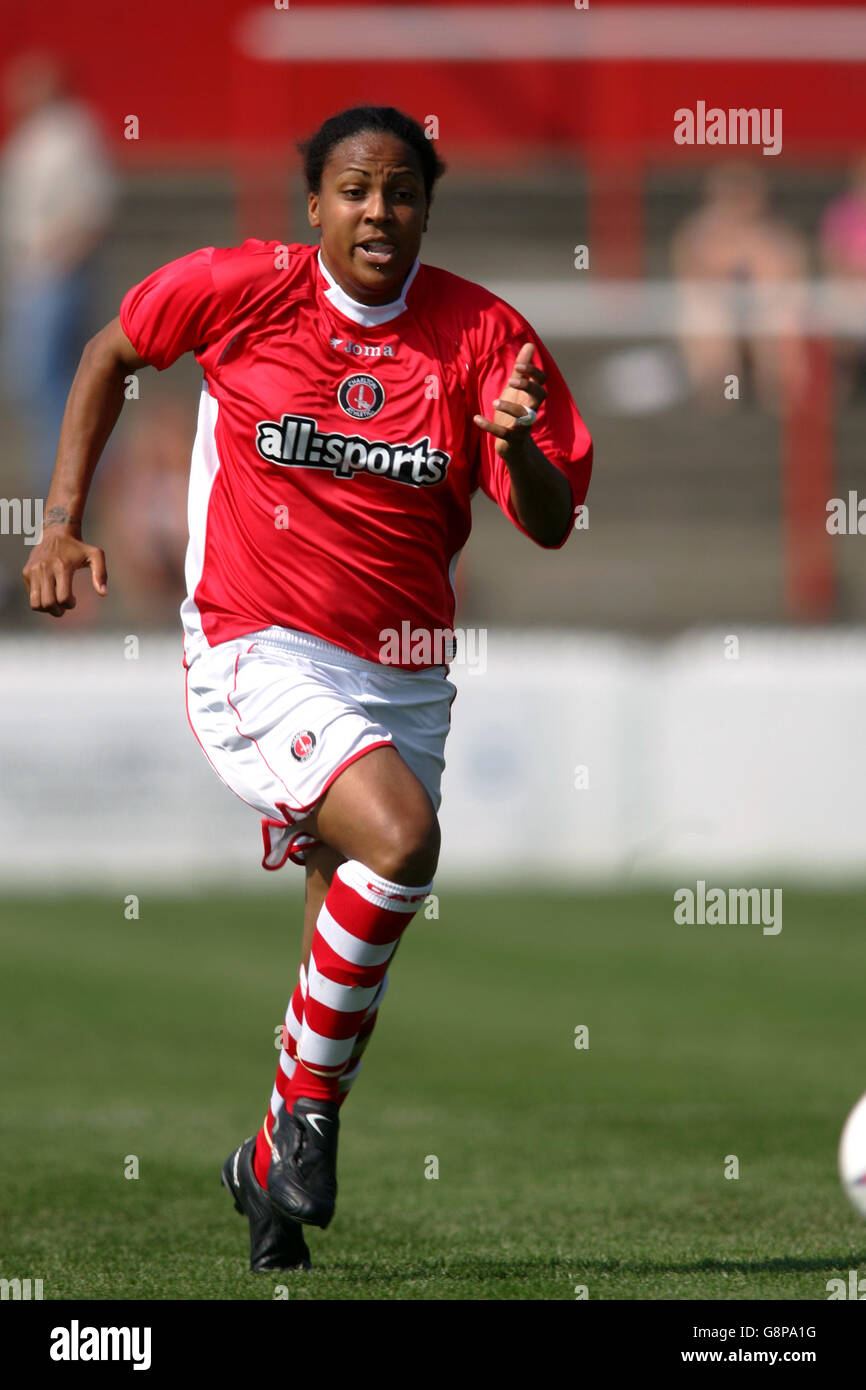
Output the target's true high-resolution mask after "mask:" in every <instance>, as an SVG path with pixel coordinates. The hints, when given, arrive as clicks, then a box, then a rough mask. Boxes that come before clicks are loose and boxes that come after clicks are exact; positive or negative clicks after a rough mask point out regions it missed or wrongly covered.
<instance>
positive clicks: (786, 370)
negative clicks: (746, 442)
mask: <svg viewBox="0 0 866 1390" xmlns="http://www.w3.org/2000/svg"><path fill="white" fill-rule="evenodd" d="M671 252H672V264H673V271H674V275H675V277H676V279H677V280H678V281H679V282H680V285H679V292H678V294H679V298H678V304H679V322H680V333H679V341H680V349H681V351H682V354H683V359H684V363H685V367H686V371H687V374H688V377H689V380H690V382H691V386H692V389H693V390H694V391H696V392H697V393H698V395H699V396H700V397H701V399H702V400H703V401H704V403H705V404H706V405H707V406H709V407H710V408H714V409H716V410H719V409H723V408H724V404H725V396H724V385H725V378H726V377H727V376H729V375H731V374H734V375H736V376H737V377H738V379H739V399H741V400H742V399H747V400H748V399H752V400H756V401H757V402H758V403H760V404H761V405H762V406H764V407H765V408H767V409H770V410H778V409H780V408H782V407H783V406H784V404H785V402H786V401H791V400H793V399H794V398H795V396H796V394H797V393H798V392H799V391H800V390H801V389H802V387H803V385H804V383H805V374H806V354H805V345H804V342H803V329H802V325H803V315H802V293H803V282H804V281H805V277H806V275H807V272H808V257H807V251H806V244H805V241H804V240H803V238H802V237H801V236H800V235H799V233H797V232H795V231H793V230H792V229H791V228H790V227H787V226H786V225H785V224H784V223H782V222H780V221H778V220H777V219H776V218H774V217H773V216H772V215H771V213H770V211H769V209H768V207H767V194H766V185H765V181H764V177H763V174H762V173H760V172H759V171H758V169H757V168H756V167H755V166H754V165H743V164H725V165H721V166H719V167H718V168H715V169H713V170H712V172H711V173H710V174H709V176H708V178H707V180H706V186H705V198H704V205H703V207H701V208H700V209H699V210H698V211H697V212H696V213H694V214H693V215H692V216H690V217H688V218H687V219H686V220H685V222H683V223H682V224H681V226H680V227H679V228H678V230H677V232H676V233H675V235H674V239H673V243H672V248H671ZM771 319H772V320H773V322H774V324H775V327H776V329H777V331H776V332H773V333H771V332H770V331H769V327H770V320H771ZM763 324H765V325H766V329H765V330H764V331H762V325H763Z"/></svg>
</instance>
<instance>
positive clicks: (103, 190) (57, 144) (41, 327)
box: [0, 53, 114, 497]
mask: <svg viewBox="0 0 866 1390" xmlns="http://www.w3.org/2000/svg"><path fill="white" fill-rule="evenodd" d="M3 97H4V100H5V103H6V108H7V112H8V115H9V118H10V122H11V131H10V135H9V138H8V140H7V142H6V145H5V148H4V150H3V152H2V156H0V258H2V284H3V299H4V303H3V310H4V313H3V372H2V376H3V385H4V388H5V390H6V393H7V394H8V396H9V397H10V400H11V402H12V403H13V404H15V405H16V406H17V407H18V409H19V410H20V411H21V413H22V417H23V420H24V423H25V425H26V427H27V429H28V431H29V435H30V449H31V458H32V465H31V483H32V486H33V489H34V492H35V495H36V496H41V497H44V496H45V494H46V493H47V491H48V485H49V483H50V480H51V474H52V472H53V470H54V460H55V457H56V453H57V441H58V437H59V435H60V425H61V421H62V419H63V410H64V407H65V404H66V397H67V395H68V393H69V387H70V385H71V383H72V378H73V376H74V375H75V368H76V366H77V364H78V359H79V357H80V354H81V349H82V347H83V346H84V343H85V341H86V340H87V338H88V337H90V336H91V334H92V333H93V332H94V331H95V330H96V328H97V327H98V326H99V325H98V324H96V323H95V322H93V320H92V318H91V312H92V304H93V297H94V288H95V283H96V270H97V261H98V253H99V248H100V243H101V241H102V238H103V236H104V234H105V231H106V228H107V226H108V221H109V218H110V215H111V211H112V206H113V202H114V179H113V176H112V173H111V170H110V168H109V164H108V159H107V156H106V152H105V149H104V145H103V142H102V138H101V136H100V134H99V130H98V127H97V125H96V122H95V121H94V119H93V117H92V116H91V115H90V113H89V111H88V110H87V109H86V107H85V106H84V105H83V104H82V103H81V102H80V101H78V100H77V99H76V98H74V97H73V96H72V95H71V93H70V92H69V90H68V86H67V82H66V77H65V74H64V72H63V69H62V67H61V64H60V62H59V60H57V59H55V58H54V57H52V56H51V55H49V54H41V53H30V54H26V55H22V56H20V57H19V58H17V59H15V60H14V61H13V62H12V63H11V64H10V65H9V67H8V68H7V69H6V72H5V74H4V79H3Z"/></svg>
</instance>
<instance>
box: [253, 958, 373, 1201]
mask: <svg viewBox="0 0 866 1390" xmlns="http://www.w3.org/2000/svg"><path fill="white" fill-rule="evenodd" d="M387 988H388V976H387V974H386V975H385V977H384V979H383V980H382V983H381V985H380V986H379V988H378V990H377V991H376V998H375V999H374V1000H373V1002H372V1004H371V1005H370V1007H369V1009H368V1010H367V1012H366V1014H365V1016H364V1022H363V1023H362V1024H361V1031H360V1033H359V1034H358V1036H357V1038H356V1039H355V1046H354V1047H353V1048H352V1055H351V1057H350V1058H349V1061H348V1063H347V1065H346V1070H345V1071H344V1072H341V1073H340V1078H339V1087H340V1095H339V1099H338V1101H337V1104H338V1105H342V1104H343V1101H344V1100H345V1099H346V1097H347V1096H348V1094H349V1092H350V1091H351V1089H352V1087H353V1086H354V1084H355V1082H356V1081H357V1079H358V1075H359V1073H360V1071H361V1057H362V1055H363V1052H364V1050H365V1048H366V1046H367V1044H368V1042H369V1041H370V1038H371V1037H372V1035H373V1029H374V1028H375V1027H376V1019H377V1017H378V1015H379V1005H380V1004H381V1003H382V1000H383V999H384V998H385V991H386V990H387ZM306 992H307V974H306V971H305V970H304V967H303V965H302V966H301V970H300V981H299V983H298V984H297V985H296V986H295V992H294V994H293V995H292V997H291V999H290V1001H289V1007H288V1009H287V1010H286V1019H285V1022H284V1024H283V1035H282V1046H281V1048H280V1060H279V1064H278V1066H277V1079H276V1081H275V1083H274V1089H273V1091H272V1093H271V1103H270V1106H269V1108H268V1113H267V1116H266V1117H265V1122H264V1124H263V1125H262V1127H261V1129H260V1130H259V1132H258V1135H257V1136H256V1151H255V1156H254V1158H253V1171H254V1172H255V1175H256V1178H257V1179H258V1181H259V1184H260V1186H261V1187H267V1185H268V1183H267V1179H268V1168H269V1167H270V1165H271V1135H272V1134H273V1130H274V1121H275V1120H276V1118H277V1115H278V1114H279V1112H280V1110H281V1109H282V1107H283V1105H284V1103H285V1102H284V1096H285V1094H286V1092H287V1090H288V1085H289V1082H290V1081H291V1079H292V1076H293V1075H294V1071H295V1067H296V1066H297V1062H298V1038H299V1037H300V1036H301V1024H302V1022H303V1012H304V996H305V995H306Z"/></svg>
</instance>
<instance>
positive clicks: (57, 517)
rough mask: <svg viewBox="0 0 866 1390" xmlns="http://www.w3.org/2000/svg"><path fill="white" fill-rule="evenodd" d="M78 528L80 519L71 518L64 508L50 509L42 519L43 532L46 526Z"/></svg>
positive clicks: (77, 517)
mask: <svg viewBox="0 0 866 1390" xmlns="http://www.w3.org/2000/svg"><path fill="white" fill-rule="evenodd" d="M73 525H74V526H80V525H81V517H80V516H73V515H72V513H71V512H69V511H67V510H66V508H65V507H52V508H51V510H50V511H47V512H46V513H45V516H44V517H43V518H42V527H43V530H44V529H45V527H46V526H73Z"/></svg>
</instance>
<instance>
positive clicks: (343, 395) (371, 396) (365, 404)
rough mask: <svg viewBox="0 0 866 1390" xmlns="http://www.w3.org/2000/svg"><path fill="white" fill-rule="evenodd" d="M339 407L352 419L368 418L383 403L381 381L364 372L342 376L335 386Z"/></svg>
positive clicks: (375, 412) (383, 394)
mask: <svg viewBox="0 0 866 1390" xmlns="http://www.w3.org/2000/svg"><path fill="white" fill-rule="evenodd" d="M337 400H338V401H339V402H340V408H341V410H343V411H344V412H345V413H346V415H351V417H352V419H353V420H369V418H370V416H371V415H375V414H377V412H378V411H380V410H381V409H382V406H383V405H384V404H385V392H384V390H383V387H382V383H381V381H377V380H376V378H375V377H374V376H368V375H367V373H366V372H353V373H352V375H351V376H347V377H344V379H343V380H342V381H341V382H340V385H339V387H338V388H337Z"/></svg>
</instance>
